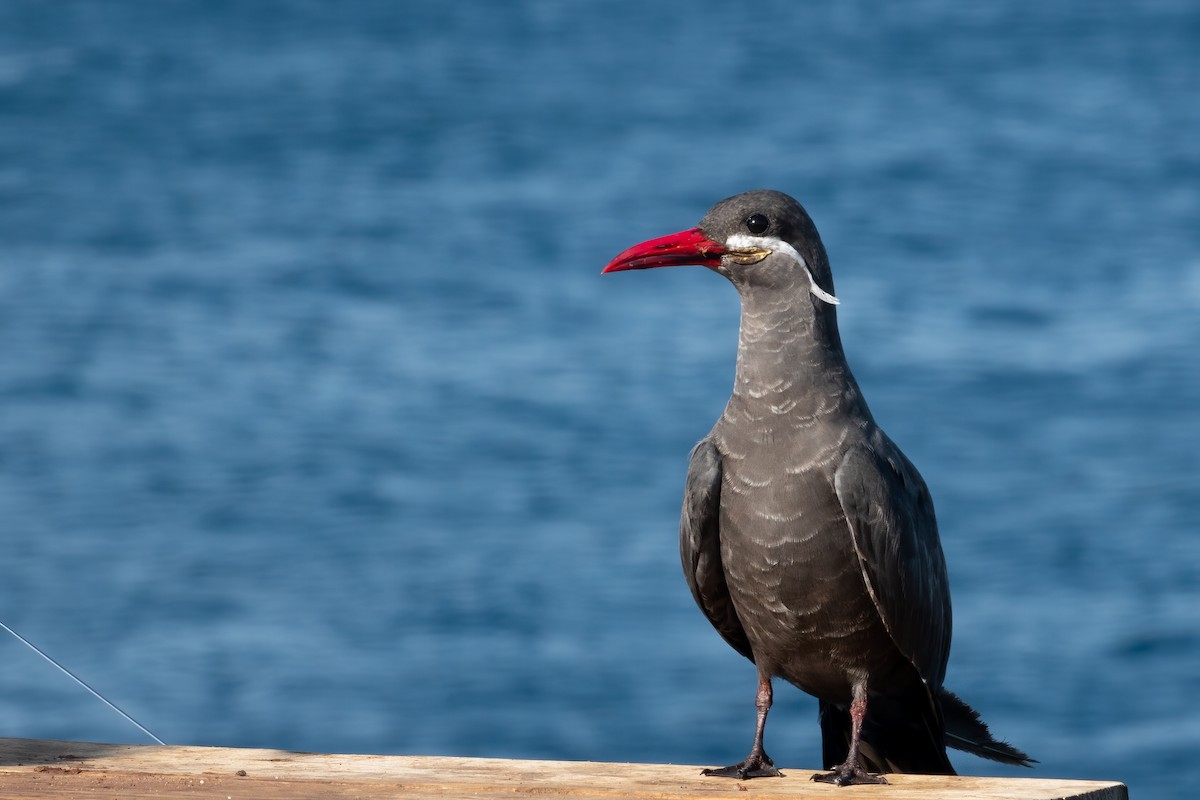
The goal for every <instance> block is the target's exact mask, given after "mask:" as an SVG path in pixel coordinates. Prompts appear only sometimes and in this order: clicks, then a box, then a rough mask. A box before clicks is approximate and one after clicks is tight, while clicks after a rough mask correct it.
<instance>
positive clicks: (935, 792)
mask: <svg viewBox="0 0 1200 800" xmlns="http://www.w3.org/2000/svg"><path fill="white" fill-rule="evenodd" d="M699 771H700V768H699V767H694V766H680V765H665V764H617V763H602V762H590V761H577V762H576V761H571V762H568V761H520V760H506V759H489V758H454V757H445V756H379V755H347V754H324V753H299V752H292V751H286V750H261V749H245V748H224V747H186V746H167V747H161V746H157V745H128V744H103V743H97V742H66V741H51V740H43V739H0V797H4V798H26V797H78V796H81V795H86V796H88V797H130V798H138V797H147V798H149V797H162V798H172V797H219V798H234V797H241V798H250V797H253V798H263V800H268V799H269V798H292V797H317V796H319V797H331V798H338V797H358V798H375V797H397V796H403V797H406V798H424V797H429V798H467V797H472V798H499V797H504V798H512V797H513V796H518V797H520V796H537V797H539V798H555V797H562V798H571V800H588V799H589V798H597V800H599V799H600V798H647V799H652V800H690V799H691V798H710V797H721V796H728V797H739V798H744V797H748V796H753V795H757V796H759V797H789V798H792V799H793V800H808V799H809V798H832V797H839V798H857V797H865V796H867V795H870V796H872V797H873V798H876V800H892V798H904V799H905V800H917V798H922V800H951V798H953V799H954V800H1128V791H1127V789H1126V787H1125V786H1124V785H1123V784H1121V783H1115V782H1105V781H1071V780H1058V779H1054V778H977V777H954V778H948V777H941V776H928V775H895V776H890V778H889V780H890V781H891V783H890V785H888V786H885V787H877V786H853V787H846V788H838V787H834V786H828V785H824V784H816V783H812V782H810V781H809V780H808V776H809V775H811V774H812V773H813V772H814V770H812V769H798V768H793V769H784V773H785V774H786V775H787V776H788V777H787V778H784V779H782V780H780V779H758V780H754V781H734V780H723V779H713V778H702V777H700V774H699Z"/></svg>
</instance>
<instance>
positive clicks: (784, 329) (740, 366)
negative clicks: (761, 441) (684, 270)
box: [725, 280, 870, 420]
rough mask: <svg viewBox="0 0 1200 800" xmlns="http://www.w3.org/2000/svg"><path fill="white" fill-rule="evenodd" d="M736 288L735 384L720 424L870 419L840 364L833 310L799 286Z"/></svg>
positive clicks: (847, 371)
mask: <svg viewBox="0 0 1200 800" xmlns="http://www.w3.org/2000/svg"><path fill="white" fill-rule="evenodd" d="M799 283H800V282H797V284H798V285H795V286H792V287H788V288H787V289H781V288H779V287H771V288H765V287H754V286H739V287H738V290H739V292H740V294H741V296H742V321H741V328H740V332H739V337H738V356H737V376H736V378H735V380H734V387H733V395H732V397H731V398H730V400H729V406H728V407H727V409H726V412H725V414H726V416H727V417H731V416H743V415H746V416H750V417H754V418H757V419H760V420H761V419H763V418H764V417H777V416H784V417H804V418H812V417H814V416H824V415H825V414H827V413H836V412H839V411H840V412H842V413H851V414H855V415H861V416H865V417H866V418H867V419H870V411H869V410H868V409H867V406H866V404H865V403H864V402H863V400H862V395H861V393H860V392H859V390H858V384H857V383H856V382H855V380H854V376H853V375H852V374H851V373H850V368H849V366H848V365H847V364H846V356H845V354H844V353H843V351H842V340H841V337H840V336H839V334H838V328H837V313H836V311H835V309H834V307H833V306H831V305H829V304H827V303H825V302H824V301H822V300H820V299H819V298H816V297H814V296H813V295H812V294H811V293H810V292H809V291H808V286H807V280H805V281H804V282H803V285H799Z"/></svg>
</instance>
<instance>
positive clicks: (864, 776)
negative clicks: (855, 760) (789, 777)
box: [812, 764, 887, 786]
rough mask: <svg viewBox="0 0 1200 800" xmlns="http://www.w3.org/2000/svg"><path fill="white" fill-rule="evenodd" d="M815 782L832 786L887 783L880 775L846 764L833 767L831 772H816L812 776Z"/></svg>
mask: <svg viewBox="0 0 1200 800" xmlns="http://www.w3.org/2000/svg"><path fill="white" fill-rule="evenodd" d="M812 780H814V781H816V782H817V783H832V784H833V785H834V786H857V785H860V784H872V783H887V778H885V777H883V776H882V775H872V774H871V773H870V772H867V771H866V770H864V769H861V768H860V767H855V766H852V767H850V768H849V769H847V768H846V765H844V764H843V765H842V766H840V767H835V768H834V770H833V771H832V772H818V773H817V774H816V775H813V776H812Z"/></svg>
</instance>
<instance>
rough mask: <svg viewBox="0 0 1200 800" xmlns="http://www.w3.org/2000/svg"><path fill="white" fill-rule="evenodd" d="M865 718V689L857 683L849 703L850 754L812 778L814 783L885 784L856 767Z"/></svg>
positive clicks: (839, 784)
mask: <svg viewBox="0 0 1200 800" xmlns="http://www.w3.org/2000/svg"><path fill="white" fill-rule="evenodd" d="M865 716H867V687H866V684H863V683H859V684H857V685H856V686H855V687H854V699H853V700H852V701H851V702H850V752H849V753H848V754H847V755H846V760H845V761H843V762H842V763H841V764H839V765H838V766H836V767H834V768H833V771H832V772H821V773H817V774H816V775H813V776H812V779H813V780H814V781H818V782H820V783H832V784H835V785H837V786H853V785H854V784H857V783H887V779H886V778H884V777H883V776H882V775H872V774H871V773H869V772H867V771H866V770H865V769H863V768H862V767H860V766H859V765H858V740H859V737H861V736H862V724H863V718H864V717H865Z"/></svg>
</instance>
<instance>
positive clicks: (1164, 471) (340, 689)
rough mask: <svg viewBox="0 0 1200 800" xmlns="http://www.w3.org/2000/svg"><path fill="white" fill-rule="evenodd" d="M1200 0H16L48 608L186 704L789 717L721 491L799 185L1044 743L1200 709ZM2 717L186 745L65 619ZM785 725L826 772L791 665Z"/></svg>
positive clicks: (964, 596) (1138, 741)
mask: <svg viewBox="0 0 1200 800" xmlns="http://www.w3.org/2000/svg"><path fill="white" fill-rule="evenodd" d="M1198 75H1200V10H1198V9H1197V6H1196V4H1195V3H1193V2H1191V0H1148V1H1146V2H1139V3H1115V2H1112V3H1109V2H1092V1H1091V0H1077V1H1076V2H1054V3H1047V2H1020V3H1014V4H1007V7H1005V8H1000V7H999V4H997V7H994V8H991V7H989V8H983V7H981V6H979V4H961V3H957V2H953V0H924V1H923V2H916V3H906V4H896V5H883V4H878V5H877V4H868V3H862V2H839V3H836V4H834V3H827V4H815V3H814V4H805V5H798V4H794V3H783V2H758V3H752V4H740V3H730V2H726V1H725V0H720V1H718V0H703V1H702V2H693V3H689V4H679V5H678V6H677V7H674V8H670V7H667V6H665V5H660V4H653V3H645V2H631V1H630V0H613V2H605V3H591V4H585V3H560V2H541V3H533V2H525V3H493V2H482V0H479V1H477V2H461V3H455V4H433V3H424V4H416V3H413V4H402V3H394V2H384V0H378V2H359V3H353V4H332V3H330V4H324V3H316V2H297V1H296V0H287V2H284V1H283V0H280V1H279V2H274V3H272V2H257V3H226V2H209V1H201V0H196V1H195V2H183V1H179V2H154V3H146V2H141V3H139V2H116V1H111V2H105V3H86V2H61V3H59V2H56V3H48V2H44V1H43V0H8V2H5V3H3V4H2V5H0V536H2V537H3V539H2V541H3V550H2V553H3V555H2V556H0V619H2V620H3V621H4V622H5V623H7V624H9V625H11V626H13V627H14V628H16V629H17V630H19V631H21V632H22V633H24V634H25V635H26V636H28V637H30V638H31V639H33V640H34V641H36V642H37V643H39V644H40V645H41V646H42V647H44V648H45V649H46V650H48V651H49V652H51V653H52V654H53V655H54V656H55V657H57V658H59V659H60V660H62V661H63V662H64V663H66V664H67V665H68V666H69V667H70V668H71V669H73V670H75V671H76V672H77V673H79V674H80V675H81V676H83V677H85V678H86V679H87V680H89V681H90V682H91V683H93V684H94V685H95V686H96V687H97V688H98V689H100V690H101V691H103V692H105V693H106V694H108V695H109V696H111V697H112V698H113V699H114V700H116V701H117V702H118V703H120V704H121V705H122V706H124V707H125V708H126V709H127V710H128V711H129V712H130V713H131V714H133V716H135V717H136V718H138V719H139V720H141V721H142V722H144V723H145V724H146V725H147V726H148V727H150V728H151V729H152V730H153V731H154V732H155V733H157V734H158V735H159V736H161V737H163V738H164V739H166V740H167V741H170V742H175V743H192V744H220V745H246V746H258V747H280V748H296V749H304V750H316V751H357V752H378V753H413V754H419V753H428V754H461V755H487V756H516V757H529V758H565V759H608V760H637V761H655V762H659V761H671V762H681V763H690V764H703V765H716V764H725V763H729V762H731V761H733V760H736V759H737V758H740V757H741V756H742V755H744V752H745V750H746V748H747V747H748V746H749V740H750V734H751V733H752V724H753V719H752V716H753V691H754V686H753V683H754V678H753V669H752V667H751V666H750V665H749V663H748V662H746V661H744V660H742V659H741V658H740V657H739V656H737V655H736V654H735V653H734V652H733V651H732V650H730V649H729V648H728V647H727V646H726V645H725V644H724V643H723V642H722V641H721V640H720V638H719V637H718V636H717V635H716V634H715V633H714V632H713V631H712V630H711V629H710V628H709V626H708V624H707V622H705V620H704V619H703V617H702V616H701V615H700V613H699V612H698V611H697V610H696V609H695V608H694V607H693V604H692V600H691V598H690V596H689V595H688V592H687V589H686V587H685V585H684V583H683V580H682V577H681V575H680V574H679V566H678V556H677V552H676V547H677V544H676V536H677V534H676V516H677V512H678V505H679V497H680V492H681V487H682V481H683V474H684V470H685V464H686V457H687V453H688V449H689V447H690V446H691V444H692V443H693V442H694V441H695V440H696V439H698V438H699V437H700V436H702V435H703V434H704V433H705V432H707V430H708V428H709V426H710V425H711V424H712V422H713V420H714V419H715V418H716V416H717V415H718V414H719V413H720V411H721V408H722V407H723V405H724V403H725V400H726V398H727V397H728V392H729V388H730V385H731V381H732V371H733V357H734V349H735V338H736V326H737V300H736V295H735V293H734V292H733V290H732V289H731V288H730V287H729V286H728V285H726V284H725V283H724V282H723V281H722V280H720V279H719V278H718V277H717V276H715V275H713V274H711V273H708V272H706V271H705V270H702V269H679V270H661V271H654V272H644V273H629V274H620V275H613V276H605V277H604V278H601V277H600V276H599V270H600V268H601V267H602V266H603V265H604V263H605V262H606V261H607V260H608V259H609V258H610V257H611V256H612V255H614V254H615V253H616V252H618V251H619V250H622V249H624V248H625V247H627V246H629V245H631V244H633V243H635V242H638V241H641V240H642V239H645V238H648V237H650V236H656V235H660V234H664V233H668V232H671V231H675V230H679V229H681V228H684V227H689V226H691V225H693V224H695V222H696V221H697V220H698V219H699V218H700V216H701V215H702V214H703V213H704V211H705V210H706V209H707V208H708V206H709V205H711V204H712V203H713V202H715V201H717V200H719V199H721V198H722V197H725V196H726V195H729V194H732V193H734V192H737V191H742V190H745V189H749V188H758V187H772V188H778V189H782V190H785V191H788V192H790V193H792V194H794V195H796V196H797V197H799V198H800V199H801V201H802V202H804V203H805V204H806V206H807V207H808V209H809V211H810V212H811V213H812V215H813V217H814V219H815V220H816V222H817V224H818V226H819V227H820V229H821V231H822V235H823V237H824V240H825V243H826V246H827V247H828V249H829V252H830V256H831V259H832V263H833V268H834V273H835V277H836V286H837V293H838V295H839V296H840V297H841V299H842V306H841V307H840V310H839V316H840V318H841V325H842V331H843V337H844V340H845V343H846V348H847V351H848V354H849V357H850V360H851V363H852V365H853V367H854V368H855V370H856V373H857V375H858V377H859V380H860V383H861V384H862V386H863V390H864V392H865V393H866V396H867V397H868V399H869V400H870V401H871V404H872V407H873V409H874V411H875V414H876V417H877V418H878V419H879V420H880V421H881V422H882V423H883V424H884V426H885V427H886V428H887V430H888V431H889V433H890V434H891V435H892V437H893V438H894V439H895V440H896V441H897V442H899V443H900V444H901V446H902V447H903V448H904V450H905V451H906V452H907V454H908V455H909V456H910V458H912V460H913V461H914V462H915V463H916V464H917V465H918V466H919V468H920V469H921V470H922V472H923V473H924V475H925V478H926V480H927V481H928V483H929V484H930V486H931V488H932V490H933V493H934V497H935V501H936V503H937V507H938V513H939V519H940V521H941V527H942V531H943V541H944V545H945V549H946V553H947V557H948V560H949V563H950V570H951V580H952V584H953V590H954V602H955V620H956V623H957V624H956V630H955V642H954V651H953V655H952V658H951V664H950V673H949V677H948V684H949V685H950V686H951V687H953V688H954V689H955V690H956V691H957V692H959V693H960V694H962V695H963V696H964V697H965V698H967V699H968V700H969V701H970V702H972V703H973V704H974V705H976V706H977V707H978V708H979V709H980V710H981V711H982V712H983V714H984V716H985V718H986V719H987V720H988V721H989V722H990V723H991V725H992V727H993V729H994V730H995V731H996V732H997V733H998V734H999V735H1001V736H1002V737H1004V738H1007V739H1010V740H1011V741H1013V742H1014V743H1016V744H1018V745H1019V746H1021V747H1023V748H1025V749H1026V750H1028V751H1029V752H1030V753H1031V754H1032V755H1034V756H1035V757H1036V758H1038V759H1040V761H1041V763H1040V764H1039V765H1038V767H1037V769H1036V771H1034V772H1032V773H1029V772H1024V771H1018V770H1015V769H1007V768H1003V767H1000V766H997V765H995V764H992V763H989V762H983V761H979V760H976V759H973V758H971V757H969V756H965V755H959V756H957V757H956V763H957V764H958V765H959V767H960V769H961V770H962V771H964V772H969V773H975V774H1021V775H1027V774H1031V775H1040V776H1062V777H1078V778H1097V779H1116V780H1123V781H1126V782H1128V783H1129V785H1130V787H1131V789H1132V792H1133V795H1134V796H1135V797H1137V798H1139V800H1144V799H1145V798H1152V797H1153V798H1184V797H1189V796H1190V795H1191V792H1192V791H1193V790H1192V788H1191V786H1190V785H1189V784H1187V783H1185V782H1184V781H1181V780H1179V779H1177V778H1175V777H1174V776H1172V775H1171V774H1170V770H1171V769H1173V768H1177V767H1182V766H1189V767H1190V765H1191V764H1192V762H1193V761H1194V760H1195V753H1196V752H1197V750H1198V749H1200V703H1198V702H1197V700H1196V698H1197V696H1200V611H1198V610H1197V609H1200V526H1198V525H1197V523H1196V517H1197V514H1198V512H1200V491H1198V490H1200V481H1198V476H1200V469H1198V468H1200V455H1198V453H1200V355H1198V347H1197V343H1198V342H1200V313H1198V312H1200V223H1198V220H1200V96H1198V93H1197V86H1198V84H1197V76H1198ZM0 660H2V663H3V664H4V669H3V678H0V735H4V736H30V737H55V738H77V739H94V740H107V741H143V740H144V739H143V738H142V737H141V736H140V734H138V732H137V731H136V730H135V729H133V728H132V727H130V726H128V725H127V724H126V723H124V722H122V721H121V720H120V719H119V718H118V717H117V716H116V715H115V714H113V713H112V712H111V711H109V710H107V709H105V708H104V707H103V706H102V705H101V704H100V703H98V702H97V701H95V700H94V699H93V698H91V697H89V696H87V695H86V694H85V693H84V692H83V691H82V690H81V689H79V688H78V687H76V686H74V685H73V684H71V683H70V682H69V681H67V680H66V679H65V678H64V677H63V676H62V675H60V674H58V673H57V672H55V671H54V670H53V669H51V668H50V667H49V666H47V665H46V664H44V663H43V662H41V661H40V660H38V659H37V658H36V656H34V655H33V654H32V653H30V652H28V651H27V650H25V649H24V648H22V647H21V646H20V644H19V643H17V642H16V641H15V640H11V639H9V640H7V641H5V640H0ZM776 698H777V705H776V709H775V711H774V712H773V713H772V716H771V723H770V725H769V727H768V747H769V749H770V751H771V752H772V753H773V754H774V755H775V757H776V758H777V759H778V760H780V761H782V762H783V763H784V764H785V765H793V766H795V767H797V768H799V767H801V766H808V767H812V766H816V765H817V763H818V760H819V740H818V732H817V725H816V721H815V714H816V709H815V705H814V703H813V702H812V701H811V700H809V699H808V698H807V697H806V696H804V695H802V694H801V693H800V692H798V691H792V690H788V689H786V688H785V687H781V688H780V689H779V691H777V693H776Z"/></svg>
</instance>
